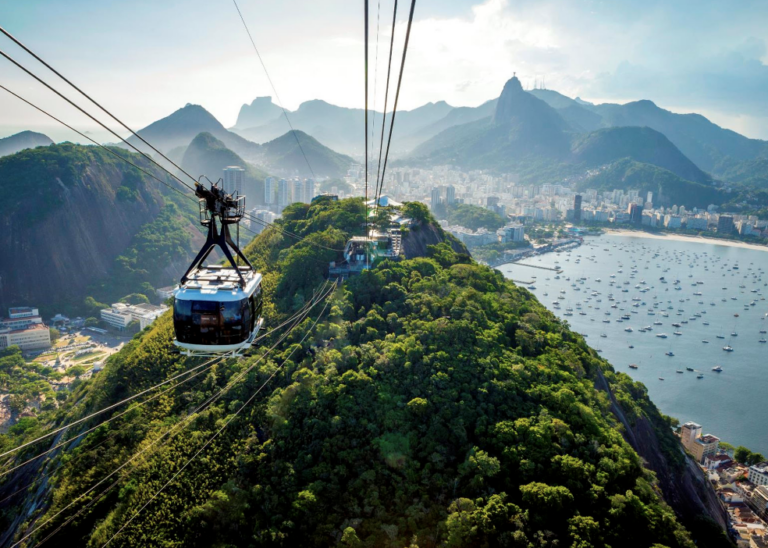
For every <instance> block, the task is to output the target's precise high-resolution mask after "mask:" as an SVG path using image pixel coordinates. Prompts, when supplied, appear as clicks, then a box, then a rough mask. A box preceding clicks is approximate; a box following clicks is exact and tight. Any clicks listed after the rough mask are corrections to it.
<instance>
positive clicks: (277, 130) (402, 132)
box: [232, 100, 453, 155]
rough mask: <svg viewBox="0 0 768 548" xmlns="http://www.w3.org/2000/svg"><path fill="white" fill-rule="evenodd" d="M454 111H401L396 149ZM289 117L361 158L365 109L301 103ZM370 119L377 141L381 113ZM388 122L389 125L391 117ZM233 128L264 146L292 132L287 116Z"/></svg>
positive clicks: (444, 107) (434, 106) (439, 107)
mask: <svg viewBox="0 0 768 548" xmlns="http://www.w3.org/2000/svg"><path fill="white" fill-rule="evenodd" d="M270 104H271V103H270ZM272 106H275V105H272ZM260 108H262V109H264V104H263V101H262V103H260ZM278 108H279V107H278ZM390 108H391V105H390ZM265 110H266V109H265ZM452 110H453V107H451V106H450V105H449V104H447V103H446V102H445V101H439V102H437V103H427V104H426V105H423V106H421V107H419V108H416V109H413V110H410V111H408V110H401V111H398V113H397V116H396V119H395V128H396V129H395V133H394V134H393V147H396V148H397V149H398V151H399V150H401V149H402V148H403V147H404V146H405V145H404V144H400V143H399V140H400V139H401V137H402V138H405V136H407V135H409V134H412V133H415V132H417V131H419V130H420V129H422V128H424V127H426V126H429V125H431V124H434V123H435V122H438V121H439V120H440V119H442V118H444V117H445V116H446V115H448V114H449V113H450V112H451V111H452ZM288 116H289V118H290V122H291V125H292V126H293V129H296V130H301V131H303V132H305V133H306V134H308V135H310V136H312V137H314V138H315V139H317V140H318V141H319V142H320V143H322V144H323V145H325V146H327V147H330V148H332V149H334V150H338V151H341V152H344V153H346V154H354V155H362V152H363V148H364V140H365V133H364V124H365V111H364V110H363V109H359V108H346V107H339V106H336V105H332V104H330V103H327V102H325V101H321V100H313V101H306V102H304V103H302V104H301V105H299V108H298V109H297V110H296V111H294V112H289V113H288ZM368 116H369V118H368V123H369V124H370V130H371V131H373V132H374V133H375V136H376V139H378V138H379V136H380V131H381V123H382V113H381V112H375V111H370V112H369V115H368ZM387 120H388V122H387V123H388V124H389V120H390V116H389V114H388V115H387ZM387 127H389V126H387ZM376 128H378V129H376ZM232 129H233V130H234V131H236V132H237V133H238V134H240V135H242V136H243V137H245V138H247V139H250V140H252V141H255V142H258V143H264V142H267V141H271V140H273V139H276V138H277V137H279V136H281V135H284V134H285V133H286V132H288V131H290V129H291V127H290V126H289V125H288V122H287V121H286V119H285V117H284V116H278V117H277V118H275V119H272V120H271V121H270V122H267V123H264V124H262V125H259V126H254V127H249V128H244V127H242V124H241V123H240V121H239V119H238V123H237V125H236V126H235V127H234V128H232ZM393 150H394V149H393Z"/></svg>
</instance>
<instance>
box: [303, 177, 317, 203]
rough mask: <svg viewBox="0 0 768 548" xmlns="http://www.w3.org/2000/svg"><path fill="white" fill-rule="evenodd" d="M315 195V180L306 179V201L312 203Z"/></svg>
mask: <svg viewBox="0 0 768 548" xmlns="http://www.w3.org/2000/svg"><path fill="white" fill-rule="evenodd" d="M314 197H315V180H314V179H304V203H305V204H309V203H312V198H314Z"/></svg>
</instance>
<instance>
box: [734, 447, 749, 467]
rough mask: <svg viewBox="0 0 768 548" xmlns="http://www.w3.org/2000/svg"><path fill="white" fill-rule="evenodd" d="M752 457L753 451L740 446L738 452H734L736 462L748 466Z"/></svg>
mask: <svg viewBox="0 0 768 548" xmlns="http://www.w3.org/2000/svg"><path fill="white" fill-rule="evenodd" d="M751 455H752V451H750V450H749V449H747V448H746V447H744V446H743V445H739V446H738V447H737V448H736V450H735V451H734V452H733V458H734V460H735V461H736V462H740V463H741V464H748V462H749V457H750V456H751Z"/></svg>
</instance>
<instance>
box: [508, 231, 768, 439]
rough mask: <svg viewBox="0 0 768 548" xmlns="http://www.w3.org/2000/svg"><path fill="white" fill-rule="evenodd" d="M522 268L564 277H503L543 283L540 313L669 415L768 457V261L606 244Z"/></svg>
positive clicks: (653, 244) (689, 248)
mask: <svg viewBox="0 0 768 548" xmlns="http://www.w3.org/2000/svg"><path fill="white" fill-rule="evenodd" d="M522 262H524V263H527V264H532V265H536V266H541V267H549V268H560V269H562V272H560V273H557V272H554V271H547V270H541V269H534V268H530V267H527V266H523V265H519V264H507V265H503V266H500V267H498V268H499V270H501V271H502V272H503V273H504V275H505V276H507V277H508V278H514V279H516V280H533V284H532V285H533V288H532V289H531V291H532V292H533V293H534V294H535V295H536V297H537V298H538V299H539V300H540V301H541V302H542V304H544V305H545V306H546V307H547V308H548V309H549V310H552V311H553V312H554V313H555V314H557V316H558V317H560V318H562V319H564V320H566V321H567V322H568V323H569V324H570V326H571V328H572V329H574V330H575V331H577V332H579V333H581V334H583V335H586V336H587V339H586V340H587V342H588V344H589V345H590V346H592V347H593V348H595V349H597V350H599V351H600V352H601V356H602V357H604V358H605V359H607V360H608V361H609V362H610V363H611V364H612V365H613V366H614V368H615V369H616V370H617V371H621V372H624V373H627V374H629V375H630V376H631V377H632V378H633V379H635V380H638V381H640V382H642V383H643V384H645V386H646V387H647V388H648V392H649V394H650V396H651V399H652V400H653V401H654V403H655V404H656V405H657V406H658V407H659V408H660V409H661V410H662V412H664V413H665V414H667V415H670V416H673V417H676V418H677V419H679V420H680V422H681V423H684V422H686V421H695V422H697V423H699V424H701V425H702V426H703V427H704V431H705V432H708V433H711V434H714V435H715V436H717V437H719V438H720V439H721V440H723V441H727V442H729V443H731V444H733V445H744V446H746V447H748V448H750V449H751V450H752V451H758V452H760V453H763V454H768V421H767V420H766V419H768V402H767V401H766V396H767V395H768V359H766V354H767V353H768V342H765V341H766V340H767V339H768V335H767V334H765V333H764V331H766V330H768V319H766V313H768V300H766V299H765V296H766V295H768V252H766V251H761V250H754V249H745V248H740V247H731V246H726V245H718V244H713V243H705V242H702V243H698V242H683V241H675V240H671V239H670V240H669V241H665V240H659V239H651V238H643V237H637V236H626V235H613V234H606V235H603V236H599V237H587V238H585V240H584V244H583V245H582V246H580V247H578V248H576V249H573V250H571V251H568V252H561V253H549V254H545V255H541V256H537V257H531V258H528V259H525V260H524V261H522ZM676 282H678V283H676ZM555 303H557V304H555ZM673 324H677V325H673ZM664 335H665V336H664ZM704 341H707V342H704ZM761 341H762V342H761ZM728 347H729V348H732V350H731V351H728V350H724V348H728ZM668 354H673V355H671V356H670V355H668ZM630 364H632V365H634V366H636V368H630ZM718 366H719V367H720V368H722V371H720V372H717V371H715V370H713V368H716V367H718Z"/></svg>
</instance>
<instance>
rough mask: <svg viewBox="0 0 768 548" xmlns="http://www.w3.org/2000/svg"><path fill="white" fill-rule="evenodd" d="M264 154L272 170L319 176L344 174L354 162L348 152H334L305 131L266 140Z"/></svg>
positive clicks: (264, 158)
mask: <svg viewBox="0 0 768 548" xmlns="http://www.w3.org/2000/svg"><path fill="white" fill-rule="evenodd" d="M299 143H301V147H299ZM262 154H263V161H264V164H265V165H266V166H267V167H268V168H269V169H270V170H272V171H274V172H276V173H279V174H283V175H287V176H294V175H298V176H300V177H311V176H312V175H313V174H314V176H316V177H331V178H341V177H344V176H345V175H346V174H347V170H348V169H349V166H350V165H352V164H353V163H354V160H353V159H352V158H350V157H349V156H345V155H344V154H339V153H337V152H334V151H333V150H331V149H330V148H328V147H326V146H324V145H322V144H320V142H318V140H317V139H315V138H313V137H310V136H309V135H307V134H306V133H304V132H303V131H296V132H289V133H286V134H285V135H282V136H281V137H278V138H277V139H274V140H272V141H269V142H268V143H264V145H262ZM305 155H306V160H305V158H304V156H305ZM307 162H309V165H311V166H312V171H310V169H309V168H308V167H307Z"/></svg>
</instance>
